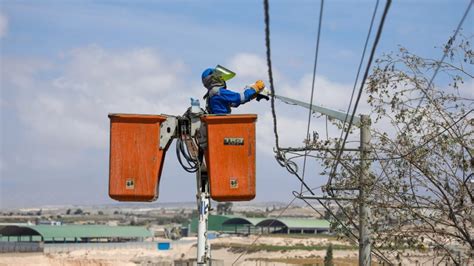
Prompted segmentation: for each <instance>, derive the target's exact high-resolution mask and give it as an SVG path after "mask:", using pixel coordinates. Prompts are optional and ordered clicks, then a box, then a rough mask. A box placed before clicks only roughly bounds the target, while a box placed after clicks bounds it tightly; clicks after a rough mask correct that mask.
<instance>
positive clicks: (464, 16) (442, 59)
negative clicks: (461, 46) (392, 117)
mask: <svg viewBox="0 0 474 266" xmlns="http://www.w3.org/2000/svg"><path fill="white" fill-rule="evenodd" d="M473 3H474V0H471V1H470V2H469V5H468V6H467V8H466V11H465V12H464V15H463V16H462V18H461V21H459V24H458V27H457V28H456V30H455V32H454V34H453V36H452V37H450V38H449V41H448V43H447V45H446V46H447V47H445V49H444V53H443V56H442V57H441V59H440V60H439V61H438V62H437V67H436V69H435V71H434V73H433V76H432V77H431V79H430V81H429V82H428V86H427V88H428V89H429V88H430V87H431V86H432V85H433V81H434V79H435V77H436V75H438V72H439V69H440V68H441V65H442V64H443V61H444V59H446V56H448V53H449V49H450V48H451V45H452V44H453V43H454V40H455V39H456V36H457V34H458V33H459V30H460V29H461V27H462V24H463V23H464V20H465V19H466V17H467V15H468V14H469V11H470V9H471V6H472V4H473ZM425 97H426V94H424V95H423V96H422V97H421V99H420V101H419V102H418V105H417V106H416V108H415V112H414V113H416V112H417V111H418V109H419V108H420V106H421V103H422V102H423V100H424V99H425ZM412 121H413V119H412V120H411V121H410V123H408V124H411V122H412Z"/></svg>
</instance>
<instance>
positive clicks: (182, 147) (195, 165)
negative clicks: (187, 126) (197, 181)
mask: <svg viewBox="0 0 474 266" xmlns="http://www.w3.org/2000/svg"><path fill="white" fill-rule="evenodd" d="M191 141H192V139H191ZM181 156H182V157H184V162H186V164H185V163H184V162H183V158H181ZM176 157H177V158H178V162H179V164H180V165H181V167H183V169H184V170H185V171H186V172H188V173H195V172H197V170H198V169H199V162H198V160H197V159H195V158H192V157H191V155H190V152H189V150H188V148H187V146H186V143H184V141H183V139H181V138H177V140H176Z"/></svg>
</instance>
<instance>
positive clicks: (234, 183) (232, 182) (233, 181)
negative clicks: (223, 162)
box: [230, 179, 239, 188]
mask: <svg viewBox="0 0 474 266" xmlns="http://www.w3.org/2000/svg"><path fill="white" fill-rule="evenodd" d="M238 187H239V182H238V181H237V179H231V180H230V188H238Z"/></svg>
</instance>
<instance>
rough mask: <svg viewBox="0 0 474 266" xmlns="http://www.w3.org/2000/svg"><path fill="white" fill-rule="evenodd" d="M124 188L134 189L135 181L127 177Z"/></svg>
mask: <svg viewBox="0 0 474 266" xmlns="http://www.w3.org/2000/svg"><path fill="white" fill-rule="evenodd" d="M125 188H126V189H134V188H135V181H133V179H131V178H129V179H127V180H126V181H125Z"/></svg>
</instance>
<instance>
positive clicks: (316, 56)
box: [300, 0, 324, 193]
mask: <svg viewBox="0 0 474 266" xmlns="http://www.w3.org/2000/svg"><path fill="white" fill-rule="evenodd" d="M323 11H324V0H321V7H320V8H319V23H318V34H317V38H316V51H315V54H314V67H313V81H312V83H311V100H310V104H309V112H308V125H307V128H306V139H307V140H309V127H310V126H311V115H312V107H313V95H314V84H315V81H316V70H317V67H318V54H319V40H320V37H321V25H322V22H323ZM306 155H307V152H305V156H304V160H303V176H302V178H303V180H304V174H305V172H306ZM301 191H303V184H301V188H300V193H301Z"/></svg>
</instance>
